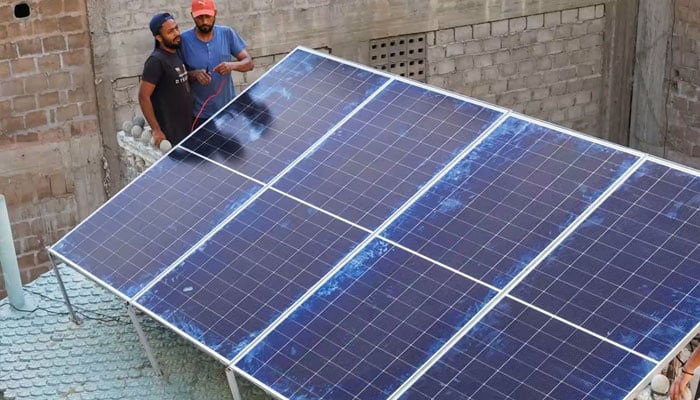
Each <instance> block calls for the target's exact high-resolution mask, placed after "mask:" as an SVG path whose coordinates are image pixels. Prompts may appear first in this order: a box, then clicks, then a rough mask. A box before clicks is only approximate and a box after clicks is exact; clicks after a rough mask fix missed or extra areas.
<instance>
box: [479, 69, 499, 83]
mask: <svg viewBox="0 0 700 400" xmlns="http://www.w3.org/2000/svg"><path fill="white" fill-rule="evenodd" d="M500 77H501V74H500V73H499V71H498V67H497V66H491V67H485V68H482V69H481V78H482V79H483V80H484V81H495V80H498V79H500Z"/></svg>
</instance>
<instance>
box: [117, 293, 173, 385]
mask: <svg viewBox="0 0 700 400" xmlns="http://www.w3.org/2000/svg"><path fill="white" fill-rule="evenodd" d="M126 310H127V312H128V313H129V317H130V318H131V322H133V323H134V327H136V333H137V334H138V335H139V341H141V345H142V346H143V348H144V349H145V350H146V356H147V357H148V361H149V362H150V363H151V367H153V369H154V370H155V371H156V375H158V376H159V377H161V378H163V380H165V381H166V382H167V381H168V377H167V375H165V374H164V373H163V370H161V369H160V364H158V360H157V359H156V357H155V355H154V354H153V350H151V345H150V344H149V343H148V339H147V338H146V335H145V334H144V333H143V329H141V323H140V322H139V320H138V318H137V317H136V312H135V311H134V307H133V306H132V305H131V303H127V304H126Z"/></svg>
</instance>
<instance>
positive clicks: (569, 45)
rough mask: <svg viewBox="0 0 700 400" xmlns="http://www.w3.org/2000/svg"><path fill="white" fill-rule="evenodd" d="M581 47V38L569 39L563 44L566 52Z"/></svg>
mask: <svg viewBox="0 0 700 400" xmlns="http://www.w3.org/2000/svg"><path fill="white" fill-rule="evenodd" d="M580 49H581V39H578V38H576V39H570V40H567V41H566V44H565V45H564V50H565V51H568V52H573V51H576V50H580Z"/></svg>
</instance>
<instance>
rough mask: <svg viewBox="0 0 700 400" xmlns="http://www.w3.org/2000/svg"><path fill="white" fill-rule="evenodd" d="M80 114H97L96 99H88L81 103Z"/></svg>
mask: <svg viewBox="0 0 700 400" xmlns="http://www.w3.org/2000/svg"><path fill="white" fill-rule="evenodd" d="M80 114H81V115H83V116H86V117H87V116H91V115H97V103H95V102H94V101H86V102H84V103H80Z"/></svg>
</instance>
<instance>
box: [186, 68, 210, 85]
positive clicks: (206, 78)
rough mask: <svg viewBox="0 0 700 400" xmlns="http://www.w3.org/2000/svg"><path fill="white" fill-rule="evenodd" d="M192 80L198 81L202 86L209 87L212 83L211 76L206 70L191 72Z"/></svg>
mask: <svg viewBox="0 0 700 400" xmlns="http://www.w3.org/2000/svg"><path fill="white" fill-rule="evenodd" d="M189 75H190V79H193V80H196V81H197V82H199V84H200V85H208V84H209V82H211V75H210V74H209V72H207V71H206V70H204V69H196V70H194V71H189Z"/></svg>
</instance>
